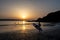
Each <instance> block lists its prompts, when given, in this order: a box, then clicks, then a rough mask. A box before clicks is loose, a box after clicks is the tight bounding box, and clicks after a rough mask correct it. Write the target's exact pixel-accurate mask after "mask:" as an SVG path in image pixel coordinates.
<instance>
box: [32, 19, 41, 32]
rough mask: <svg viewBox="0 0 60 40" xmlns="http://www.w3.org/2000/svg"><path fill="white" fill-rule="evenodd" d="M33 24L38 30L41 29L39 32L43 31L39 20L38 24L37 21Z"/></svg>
mask: <svg viewBox="0 0 60 40" xmlns="http://www.w3.org/2000/svg"><path fill="white" fill-rule="evenodd" d="M36 22H37V20H36ZM33 26H34V27H35V28H36V29H37V30H39V32H41V31H42V28H41V24H40V21H38V25H37V24H36V23H33Z"/></svg>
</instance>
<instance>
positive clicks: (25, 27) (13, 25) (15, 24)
mask: <svg viewBox="0 0 60 40" xmlns="http://www.w3.org/2000/svg"><path fill="white" fill-rule="evenodd" d="M33 23H36V24H37V23H38V22H26V21H0V33H1V32H11V31H17V30H20V31H29V30H31V31H33V32H38V30H37V29H36V28H35V27H34V26H33V25H32V24H33ZM40 24H41V28H42V30H43V31H45V30H51V29H55V28H58V27H56V26H59V24H60V23H46V22H45V23H44V22H41V23H40Z"/></svg>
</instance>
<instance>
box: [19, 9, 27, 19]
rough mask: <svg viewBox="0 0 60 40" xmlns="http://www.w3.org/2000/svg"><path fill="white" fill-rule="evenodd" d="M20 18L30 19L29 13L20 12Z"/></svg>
mask: <svg viewBox="0 0 60 40" xmlns="http://www.w3.org/2000/svg"><path fill="white" fill-rule="evenodd" d="M19 13H20V17H21V19H27V17H28V11H27V10H22V9H21V10H20V12H19Z"/></svg>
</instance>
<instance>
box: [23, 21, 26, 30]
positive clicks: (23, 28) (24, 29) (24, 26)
mask: <svg viewBox="0 0 60 40" xmlns="http://www.w3.org/2000/svg"><path fill="white" fill-rule="evenodd" d="M22 23H23V27H22V29H23V30H25V29H26V27H25V21H23V22H22Z"/></svg>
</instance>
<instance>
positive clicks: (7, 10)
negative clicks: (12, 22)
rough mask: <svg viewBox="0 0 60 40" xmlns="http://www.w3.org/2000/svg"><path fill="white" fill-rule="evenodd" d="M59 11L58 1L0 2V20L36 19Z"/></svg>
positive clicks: (14, 0) (5, 0)
mask: <svg viewBox="0 0 60 40" xmlns="http://www.w3.org/2000/svg"><path fill="white" fill-rule="evenodd" d="M58 10H60V0H0V18H20V19H21V18H22V16H26V18H27V19H36V18H38V17H44V16H46V15H47V14H48V13H50V12H54V11H58Z"/></svg>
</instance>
